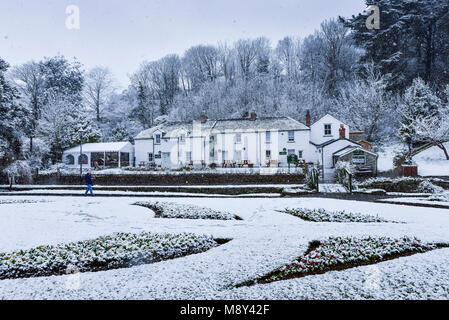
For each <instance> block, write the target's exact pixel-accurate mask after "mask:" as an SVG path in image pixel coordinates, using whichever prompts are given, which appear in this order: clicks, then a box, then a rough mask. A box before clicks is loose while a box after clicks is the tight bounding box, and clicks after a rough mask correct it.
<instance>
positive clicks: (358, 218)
mask: <svg viewBox="0 0 449 320" xmlns="http://www.w3.org/2000/svg"><path fill="white" fill-rule="evenodd" d="M285 212H286V213H288V214H291V215H293V216H295V217H299V218H301V219H303V220H306V221H311V222H361V223H377V222H389V221H387V220H385V219H383V218H380V217H377V216H371V215H364V214H361V213H352V212H346V211H344V210H343V211H327V210H325V209H304V208H301V209H289V208H287V209H285Z"/></svg>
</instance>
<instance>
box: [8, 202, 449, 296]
mask: <svg viewBox="0 0 449 320" xmlns="http://www.w3.org/2000/svg"><path fill="white" fill-rule="evenodd" d="M4 198H5V199H9V197H4ZM11 199H14V200H17V199H27V200H36V199H37V200H40V199H41V198H38V197H11ZM46 199H47V200H49V201H52V202H49V203H27V204H14V203H12V204H4V205H0V221H1V223H0V252H2V251H9V250H14V249H18V248H30V247H34V246H36V245H40V244H56V243H61V242H69V241H77V240H85V239H91V238H95V237H97V236H100V235H106V234H111V233H114V232H118V231H123V232H139V231H152V232H170V233H176V232H179V233H182V232H192V233H197V234H207V235H213V236H214V237H220V238H233V240H232V241H230V242H229V243H227V244H224V245H222V246H219V247H217V248H213V249H211V250H209V251H207V252H204V253H201V254H196V255H190V256H187V257H184V258H179V259H175V260H171V261H163V262H160V263H155V264H148V265H142V266H136V267H132V268H127V269H119V270H110V271H104V272H97V273H82V274H79V287H77V288H73V287H71V286H68V285H67V283H68V282H70V281H71V279H72V278H71V277H73V276H54V277H43V278H31V279H16V280H3V281H0V299H22V298H25V299H30V298H31V299H42V298H46V299H215V298H220V299H264V298H270V299H365V298H368V299H369V298H380V299H397V298H400V299H449V268H447V265H448V263H449V249H441V250H437V251H432V252H428V253H425V254H418V255H414V256H410V257H405V258H399V259H396V260H392V261H387V262H383V263H379V264H377V265H374V266H365V267H358V268H353V269H349V270H344V271H339V272H329V273H327V274H323V275H314V276H309V277H305V278H300V279H293V280H286V281H280V282H276V283H271V284H268V285H256V286H252V287H242V288H235V287H234V285H235V284H237V283H241V282H243V281H247V280H250V279H254V278H256V277H258V276H262V275H264V274H266V273H268V272H270V271H272V270H274V269H276V268H279V267H281V266H283V265H285V264H287V263H289V262H291V261H293V260H294V259H295V258H297V257H298V256H299V255H301V254H302V253H303V252H304V251H305V250H306V249H307V247H308V244H309V242H310V241H312V240H317V239H326V238H328V237H331V236H356V237H361V236H366V235H371V236H390V237H400V236H404V235H408V236H416V237H418V238H420V239H421V240H423V241H435V242H446V243H449V211H448V210H446V209H433V208H418V207H407V206H397V205H391V204H381V203H368V202H358V201H346V200H335V199H322V198H320V199H315V198H302V199H301V198H283V199H276V201H273V199H238V198H229V199H216V198H198V199H191V198H171V199H170V202H177V203H181V204H182V203H186V204H195V205H199V206H205V207H209V208H212V209H216V210H220V209H221V210H225V211H227V212H231V213H234V214H236V215H238V216H240V217H242V218H243V219H244V220H243V221H232V220H231V221H217V220H214V221H210V220H181V219H154V218H153V217H154V214H153V212H152V211H151V210H149V209H146V208H142V207H138V206H132V205H131V204H132V203H134V202H135V201H136V200H135V199H132V198H94V199H91V198H74V197H64V198H58V197H48V198H46ZM151 200H155V199H154V198H152V199H151ZM157 200H158V201H166V199H163V198H161V199H157ZM286 207H289V208H295V207H303V208H310V209H314V208H323V209H326V210H333V211H335V210H346V211H353V212H360V213H363V214H371V215H379V217H382V218H385V219H387V220H395V221H403V222H406V223H405V224H389V223H382V224H380V223H371V224H355V223H313V222H306V221H303V220H302V219H299V218H297V217H294V216H291V215H288V214H285V213H280V212H277V211H276V210H282V209H284V208H286Z"/></svg>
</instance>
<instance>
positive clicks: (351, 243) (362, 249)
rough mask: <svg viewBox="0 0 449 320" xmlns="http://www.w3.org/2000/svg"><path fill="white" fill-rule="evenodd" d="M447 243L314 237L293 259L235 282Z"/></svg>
mask: <svg viewBox="0 0 449 320" xmlns="http://www.w3.org/2000/svg"><path fill="white" fill-rule="evenodd" d="M440 247H447V245H436V244H426V243H423V242H421V241H420V240H418V239H416V238H408V237H403V238H400V239H392V238H388V237H382V238H372V237H367V238H362V239H356V238H349V237H348V238H341V237H336V238H329V239H328V240H326V241H321V242H320V241H313V242H311V244H310V246H309V249H308V250H307V251H306V252H305V253H304V255H302V256H301V257H299V258H298V259H296V260H295V261H293V262H292V263H290V264H288V265H286V266H284V267H282V268H279V269H277V270H275V271H273V272H270V273H269V274H267V275H265V276H263V277H261V278H259V279H256V280H253V281H247V282H244V283H241V284H239V285H237V287H242V286H251V285H254V284H265V283H271V282H275V281H280V280H287V279H293V278H300V277H305V276H309V275H316V274H323V273H326V272H329V271H338V270H344V269H349V268H354V267H358V266H363V265H370V264H375V263H379V262H382V261H387V260H392V259H396V258H400V257H405V256H410V255H413V254H417V253H423V252H427V251H430V250H435V249H437V248H440Z"/></svg>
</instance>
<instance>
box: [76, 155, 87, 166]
mask: <svg viewBox="0 0 449 320" xmlns="http://www.w3.org/2000/svg"><path fill="white" fill-rule="evenodd" d="M78 164H89V158H88V157H87V155H85V154H82V155H80V156H78Z"/></svg>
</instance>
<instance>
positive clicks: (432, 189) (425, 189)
mask: <svg viewBox="0 0 449 320" xmlns="http://www.w3.org/2000/svg"><path fill="white" fill-rule="evenodd" d="M418 191H419V192H422V193H431V194H437V193H443V192H444V189H443V188H441V187H439V186H436V185H434V184H433V183H432V182H430V181H428V180H424V181H422V182H421V183H420V184H419V186H418Z"/></svg>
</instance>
